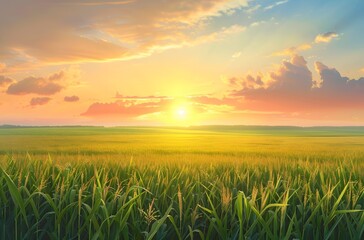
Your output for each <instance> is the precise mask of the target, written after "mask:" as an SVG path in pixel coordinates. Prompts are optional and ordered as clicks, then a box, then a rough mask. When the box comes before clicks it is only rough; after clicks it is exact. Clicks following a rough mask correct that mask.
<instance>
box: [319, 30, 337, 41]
mask: <svg viewBox="0 0 364 240" xmlns="http://www.w3.org/2000/svg"><path fill="white" fill-rule="evenodd" d="M338 37H339V34H337V33H336V32H327V33H322V34H319V35H317V36H316V38H315V43H329V42H331V41H332V40H333V39H335V38H338Z"/></svg>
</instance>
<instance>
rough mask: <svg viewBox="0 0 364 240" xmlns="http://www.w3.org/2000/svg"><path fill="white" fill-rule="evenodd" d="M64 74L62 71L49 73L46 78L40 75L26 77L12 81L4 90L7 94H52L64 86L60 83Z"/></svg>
mask: <svg viewBox="0 0 364 240" xmlns="http://www.w3.org/2000/svg"><path fill="white" fill-rule="evenodd" d="M64 77H65V74H64V72H63V71H61V72H59V73H55V74H53V75H50V76H49V77H47V78H42V77H27V78H25V79H23V80H21V81H19V82H16V83H13V84H11V85H10V86H9V88H8V90H7V91H6V93H7V94H12V95H26V94H32V93H33V94H39V95H53V94H55V93H58V92H60V91H61V90H62V89H63V88H64V86H63V85H62V83H60V82H59V81H60V80H63V78H64Z"/></svg>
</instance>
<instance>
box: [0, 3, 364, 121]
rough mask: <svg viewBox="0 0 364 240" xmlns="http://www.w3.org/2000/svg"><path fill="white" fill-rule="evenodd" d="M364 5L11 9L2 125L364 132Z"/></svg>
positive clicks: (4, 9)
mask: <svg viewBox="0 0 364 240" xmlns="http://www.w3.org/2000/svg"><path fill="white" fill-rule="evenodd" d="M363 11H364V1H362V0H346V1H342V0H320V1H317V0H278V1H277V0H179V1H176V0H168V1H167V0H106V1H100V0H0V124H13V125H104V126H119V125H135V126H140V125H143V126H145V125H158V126H170V125H173V126H174V125H177V126H190V125H225V124H226V125H232V124H233V125H295V126H323V125H330V126H342V125H345V126H349V125H364V57H363V56H364V45H363V38H364V31H363V27H364V15H363V14H362V12H363Z"/></svg>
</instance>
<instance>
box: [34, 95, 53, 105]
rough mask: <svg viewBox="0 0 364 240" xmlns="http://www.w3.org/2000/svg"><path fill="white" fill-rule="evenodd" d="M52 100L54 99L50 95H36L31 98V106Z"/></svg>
mask: <svg viewBox="0 0 364 240" xmlns="http://www.w3.org/2000/svg"><path fill="white" fill-rule="evenodd" d="M50 100H52V99H51V98H49V97H35V98H32V99H31V100H30V106H38V105H45V104H47V103H48V102H49V101H50Z"/></svg>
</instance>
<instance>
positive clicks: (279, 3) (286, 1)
mask: <svg viewBox="0 0 364 240" xmlns="http://www.w3.org/2000/svg"><path fill="white" fill-rule="evenodd" d="M288 1H289V0H283V1H278V2H275V3H273V4H271V5H269V6H267V7H265V8H264V10H270V9H272V8H275V7H277V6H279V5H282V4H285V3H288Z"/></svg>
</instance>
